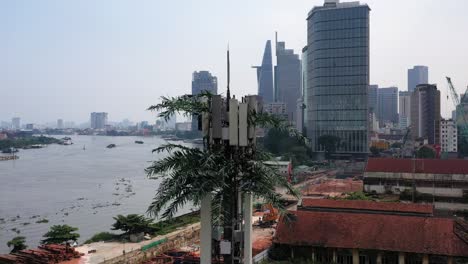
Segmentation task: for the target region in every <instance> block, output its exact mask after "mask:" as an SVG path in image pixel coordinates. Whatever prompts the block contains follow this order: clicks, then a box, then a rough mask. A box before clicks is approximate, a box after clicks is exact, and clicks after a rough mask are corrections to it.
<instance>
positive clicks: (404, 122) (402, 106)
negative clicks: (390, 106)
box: [398, 91, 411, 129]
mask: <svg viewBox="0 0 468 264" xmlns="http://www.w3.org/2000/svg"><path fill="white" fill-rule="evenodd" d="M398 101H399V104H398V118H399V122H398V123H399V125H400V128H401V129H406V128H408V127H409V126H410V125H411V92H406V91H401V92H400V93H399V97H398Z"/></svg>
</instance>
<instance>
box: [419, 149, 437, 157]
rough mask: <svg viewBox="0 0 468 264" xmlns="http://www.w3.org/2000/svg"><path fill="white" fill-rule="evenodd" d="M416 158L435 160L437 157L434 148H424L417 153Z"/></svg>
mask: <svg viewBox="0 0 468 264" xmlns="http://www.w3.org/2000/svg"><path fill="white" fill-rule="evenodd" d="M416 157H417V158H419V159H434V158H435V157H436V153H435V151H434V150H433V149H432V148H430V147H427V146H422V147H420V148H419V149H418V151H417V152H416Z"/></svg>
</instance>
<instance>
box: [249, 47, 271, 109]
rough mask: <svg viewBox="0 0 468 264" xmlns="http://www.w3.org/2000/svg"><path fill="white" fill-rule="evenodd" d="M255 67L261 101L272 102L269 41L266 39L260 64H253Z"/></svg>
mask: <svg viewBox="0 0 468 264" xmlns="http://www.w3.org/2000/svg"><path fill="white" fill-rule="evenodd" d="M252 68H255V69H257V83H258V95H259V96H261V97H262V100H263V102H265V103H272V102H274V98H273V63H272V58H271V41H270V40H267V42H266V44H265V51H264V52H263V59H262V65H261V66H253V67H252Z"/></svg>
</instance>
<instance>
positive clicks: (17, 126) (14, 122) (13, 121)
mask: <svg viewBox="0 0 468 264" xmlns="http://www.w3.org/2000/svg"><path fill="white" fill-rule="evenodd" d="M11 128H13V129H20V128H21V119H20V118H19V117H13V118H12V119H11Z"/></svg>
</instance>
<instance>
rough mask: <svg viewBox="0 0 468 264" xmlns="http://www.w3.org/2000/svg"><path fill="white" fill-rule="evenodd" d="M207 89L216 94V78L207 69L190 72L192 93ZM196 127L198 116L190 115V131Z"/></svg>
mask: <svg viewBox="0 0 468 264" xmlns="http://www.w3.org/2000/svg"><path fill="white" fill-rule="evenodd" d="M203 91H208V92H210V93H212V94H218V78H216V76H214V75H211V73H210V72H209V71H199V72H197V71H195V72H193V74H192V95H196V94H199V93H201V92H203ZM197 129H198V117H196V116H194V117H192V131H194V130H197Z"/></svg>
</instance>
